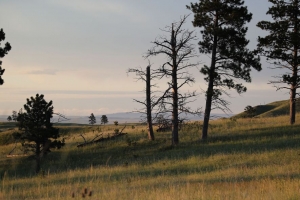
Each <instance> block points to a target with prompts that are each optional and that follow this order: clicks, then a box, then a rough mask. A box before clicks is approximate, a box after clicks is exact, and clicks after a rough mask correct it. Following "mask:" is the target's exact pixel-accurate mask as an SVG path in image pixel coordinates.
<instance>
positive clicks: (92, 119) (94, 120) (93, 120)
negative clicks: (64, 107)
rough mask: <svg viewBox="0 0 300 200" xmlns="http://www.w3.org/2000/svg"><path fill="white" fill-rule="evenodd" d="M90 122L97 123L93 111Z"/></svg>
mask: <svg viewBox="0 0 300 200" xmlns="http://www.w3.org/2000/svg"><path fill="white" fill-rule="evenodd" d="M89 124H91V125H94V124H96V117H95V116H94V114H93V113H92V114H91V115H90V116H89Z"/></svg>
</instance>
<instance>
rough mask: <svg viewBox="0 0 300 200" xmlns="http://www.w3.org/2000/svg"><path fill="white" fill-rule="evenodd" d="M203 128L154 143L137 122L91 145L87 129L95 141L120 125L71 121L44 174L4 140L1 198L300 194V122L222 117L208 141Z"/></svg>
mask: <svg viewBox="0 0 300 200" xmlns="http://www.w3.org/2000/svg"><path fill="white" fill-rule="evenodd" d="M297 117H300V116H297ZM122 127H123V125H119V126H118V129H120V130H121V129H122ZM199 127H200V126H199V124H195V123H190V124H189V125H186V126H185V127H183V129H182V130H181V132H180V144H179V145H178V146H176V147H172V146H171V134H170V133H155V137H156V140H155V141H148V140H147V133H146V130H147V129H146V126H143V125H135V126H134V127H132V126H131V125H130V126H127V127H126V129H125V130H124V132H126V133H128V134H127V135H125V136H122V137H120V138H116V139H114V140H110V141H107V142H103V143H98V144H93V145H90V146H87V147H83V148H77V144H78V143H82V142H84V140H83V138H82V137H81V136H80V134H83V136H84V137H85V139H86V140H88V141H89V140H92V139H93V138H94V137H95V136H96V135H97V134H103V137H107V136H108V134H111V133H113V130H114V129H115V128H116V127H115V126H114V125H106V126H101V127H100V129H101V131H97V130H96V128H97V126H95V127H93V128H89V127H81V129H80V128H79V127H77V128H74V127H73V129H72V127H70V130H71V131H68V128H66V127H64V128H65V130H64V133H63V134H62V136H63V137H65V138H66V146H65V147H64V148H63V149H60V150H58V151H53V152H51V153H50V154H49V155H47V156H46V157H45V158H44V159H43V161H42V172H41V173H40V174H39V175H35V174H34V160H33V159H32V158H30V157H22V158H6V157H5V156H6V153H7V152H9V151H10V150H11V149H12V148H13V147H14V144H9V145H5V146H1V147H0V153H1V154H0V155H1V159H0V162H1V165H0V177H1V187H0V199H82V193H83V190H84V189H85V188H87V190H88V191H92V197H91V198H90V199H122V200H127V199H299V198H300V171H299V169H300V159H299V158H300V123H298V122H297V123H296V124H295V125H293V126H290V125H289V120H288V117H286V116H282V117H276V118H261V119H257V118H253V119H237V120H231V119H222V120H215V121H212V122H211V126H210V128H209V139H208V140H207V141H206V142H203V141H201V140H200V132H201V128H199ZM93 130H94V131H93ZM72 195H73V196H74V198H73V197H72ZM84 195H86V196H85V198H89V196H88V195H87V194H84Z"/></svg>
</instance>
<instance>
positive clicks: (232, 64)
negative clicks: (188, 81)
mask: <svg viewBox="0 0 300 200" xmlns="http://www.w3.org/2000/svg"><path fill="white" fill-rule="evenodd" d="M243 4H244V1H241V0H229V1H228V0H226V1H225V0H219V1H213V0H205V1H203V0H200V1H199V3H191V5H190V6H188V8H189V9H190V10H191V11H192V12H193V13H194V21H193V25H194V26H195V27H200V28H201V31H200V32H201V34H202V38H203V39H202V40H201V41H199V51H200V53H202V54H213V57H212V61H211V62H212V65H211V66H210V67H209V66H204V67H202V68H201V73H202V74H204V75H205V76H206V78H205V80H206V81H207V82H209V81H210V80H212V81H213V86H214V88H211V90H208V91H207V93H210V94H209V95H212V96H213V101H217V99H218V98H219V97H220V96H221V95H222V94H223V93H224V89H222V88H228V89H235V90H236V91H237V92H238V93H243V92H246V90H247V88H246V87H245V86H243V85H242V84H241V83H236V81H235V80H236V79H242V80H245V81H246V82H251V77H250V72H251V68H254V69H256V70H258V71H259V70H261V64H260V62H259V61H260V59H259V57H255V53H254V52H252V51H249V50H248V49H247V48H246V46H247V45H248V43H249V41H248V40H247V39H246V37H245V36H246V33H247V30H248V28H247V27H245V23H247V22H250V20H251V18H252V14H251V13H249V12H248V10H247V7H246V6H243ZM213 63H214V64H213Z"/></svg>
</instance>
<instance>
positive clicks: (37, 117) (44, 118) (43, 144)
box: [14, 94, 64, 173]
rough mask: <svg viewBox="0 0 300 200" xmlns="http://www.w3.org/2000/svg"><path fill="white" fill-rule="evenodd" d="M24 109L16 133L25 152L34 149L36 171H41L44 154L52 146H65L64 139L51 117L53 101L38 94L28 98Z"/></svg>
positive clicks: (19, 115) (19, 116)
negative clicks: (48, 100)
mask: <svg viewBox="0 0 300 200" xmlns="http://www.w3.org/2000/svg"><path fill="white" fill-rule="evenodd" d="M24 111H25V112H20V113H19V114H18V119H17V121H18V123H17V126H18V128H19V131H18V132H16V133H15V134H14V137H15V138H16V139H19V140H21V142H22V146H23V147H24V151H25V153H26V152H28V151H33V152H34V154H35V159H36V169H35V171H36V173H38V172H39V171H40V168H41V166H40V163H41V158H42V157H43V155H45V154H47V153H48V152H50V149H52V148H58V149H59V148H61V147H62V146H64V140H59V137H60V135H59V129H57V128H54V127H53V124H52V123H51V121H50V119H51V118H52V117H53V106H52V101H50V102H49V103H48V102H46V101H45V100H44V95H39V94H37V95H36V96H35V97H30V99H27V103H26V104H25V105H24Z"/></svg>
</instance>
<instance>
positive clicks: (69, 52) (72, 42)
mask: <svg viewBox="0 0 300 200" xmlns="http://www.w3.org/2000/svg"><path fill="white" fill-rule="evenodd" d="M190 2H197V1H195V0H194V1H190V0H152V1H149V0H147V1H146V0H135V1H134V0H43V1H41V0H28V1H24V0H14V1H0V8H1V12H0V28H3V30H4V32H5V34H6V40H5V42H6V41H8V42H10V44H11V46H12V50H11V51H10V52H9V54H8V55H6V57H4V58H3V59H2V61H3V64H2V67H3V68H4V69H5V70H6V71H5V73H4V75H3V79H4V81H5V83H4V85H2V86H0V115H9V114H11V112H12V110H19V109H20V108H22V107H23V105H24V104H25V103H26V98H29V97H31V96H35V94H36V93H39V94H44V95H45V99H46V101H50V100H53V105H54V110H55V112H60V113H62V114H65V115H66V116H71V115H83V116H88V115H90V113H94V114H95V115H102V114H110V113H116V112H127V111H133V110H134V109H135V108H140V107H141V106H140V105H139V104H136V103H135V102H134V101H133V100H132V99H133V98H136V99H141V100H142V99H143V96H144V94H143V93H141V92H140V91H141V90H142V89H143V88H144V83H143V82H135V80H134V75H133V74H132V75H129V76H128V75H127V73H126V71H127V69H128V68H137V67H142V68H145V67H146V66H147V65H148V61H147V60H145V59H144V58H143V57H142V56H143V55H144V54H145V53H146V52H147V50H148V49H150V48H151V47H152V44H151V41H154V39H155V38H156V37H158V36H159V35H162V34H164V33H163V32H162V31H161V30H160V29H161V28H164V27H165V26H168V25H171V23H172V22H174V21H178V20H179V19H180V17H181V16H183V15H186V14H189V13H191V12H190V11H189V10H187V9H186V5H187V4H190ZM245 3H246V5H247V6H248V9H249V11H250V12H251V13H253V19H252V21H251V23H250V24H249V25H248V27H249V32H248V36H247V37H248V39H250V41H251V42H250V45H249V48H250V49H253V48H255V47H256V43H257V37H258V35H263V34H266V33H265V32H262V31H261V30H260V29H259V28H257V27H256V24H257V22H258V21H260V20H264V19H267V20H269V19H270V17H268V16H266V15H265V13H266V12H267V10H268V6H269V5H270V4H269V2H268V1H267V0H245ZM192 20H193V15H191V16H190V17H189V18H188V20H187V23H186V24H185V26H184V28H187V29H189V30H195V33H196V34H197V36H198V38H200V37H201V35H200V34H199V29H198V28H194V27H193V26H192V24H191V21H192ZM2 45H3V43H2ZM195 47H196V48H198V46H197V44H196V46H195ZM197 52H198V50H197ZM163 61H164V60H163V58H160V59H153V60H151V63H152V64H153V65H152V68H158V67H159V66H160V65H161V64H162V63H163ZM195 61H196V62H202V63H203V64H207V65H209V59H208V57H207V56H206V55H200V54H199V57H197V58H195ZM262 64H263V70H262V72H260V73H257V72H253V73H252V77H253V78H252V83H251V84H247V83H245V85H246V86H248V91H247V93H245V94H243V95H241V96H240V95H238V94H236V93H234V92H233V93H232V98H230V99H228V100H229V101H230V102H231V103H232V104H231V105H230V108H231V110H232V111H233V113H238V112H242V111H243V109H244V108H245V107H246V106H247V105H252V106H255V105H260V104H266V103H269V102H272V101H277V100H283V99H288V98H289V95H288V93H287V92H288V91H283V92H276V91H275V88H274V87H272V85H269V84H267V83H268V81H269V80H271V79H272V77H271V76H272V75H277V74H278V72H275V71H273V70H271V69H269V68H268V67H269V66H270V65H269V64H267V63H266V62H262ZM200 67H201V65H200V66H199V68H200ZM193 75H194V77H195V78H196V83H195V84H194V85H193V86H192V88H191V90H193V89H196V90H197V91H198V92H199V93H200V92H201V89H204V90H206V83H205V81H204V80H203V76H202V75H201V74H200V73H199V72H197V70H194V71H193ZM164 87H165V85H160V88H161V89H162V90H163V89H164ZM204 106H205V96H204V94H200V95H199V96H198V98H197V101H196V102H194V103H193V104H192V107H194V108H195V107H202V108H204ZM216 112H220V111H216Z"/></svg>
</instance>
